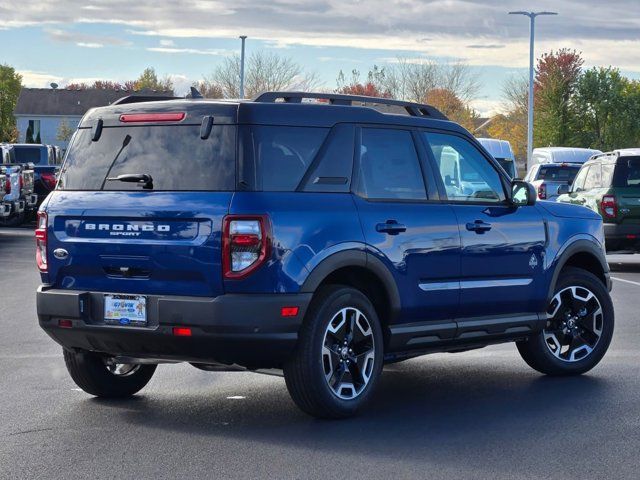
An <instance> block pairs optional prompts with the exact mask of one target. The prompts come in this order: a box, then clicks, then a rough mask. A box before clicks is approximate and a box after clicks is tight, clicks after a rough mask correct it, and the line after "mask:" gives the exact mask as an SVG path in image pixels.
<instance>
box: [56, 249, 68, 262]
mask: <svg viewBox="0 0 640 480" xmlns="http://www.w3.org/2000/svg"><path fill="white" fill-rule="evenodd" d="M53 256H54V257H56V258H57V259H58V260H64V259H65V258H67V257H68V256H69V252H67V251H66V250H65V249H64V248H56V249H55V250H54V251H53Z"/></svg>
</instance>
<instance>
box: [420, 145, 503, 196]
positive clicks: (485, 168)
mask: <svg viewBox="0 0 640 480" xmlns="http://www.w3.org/2000/svg"><path fill="white" fill-rule="evenodd" d="M423 135H424V136H425V138H426V140H427V143H428V145H429V147H430V149H431V152H433V156H434V158H435V161H436V165H437V167H438V172H439V173H440V177H441V178H442V182H443V183H444V187H445V191H446V193H447V198H448V199H449V200H451V201H455V202H483V203H484V202H491V203H497V202H503V201H505V199H506V196H505V193H504V188H503V186H502V180H501V178H500V174H499V173H498V171H497V170H496V169H495V168H493V165H491V163H490V162H489V160H487V159H486V158H485V157H484V156H483V155H482V153H480V151H479V150H478V149H477V148H476V147H474V146H473V145H472V144H471V142H469V141H467V140H465V139H464V138H461V137H458V136H456V135H448V134H442V133H423Z"/></svg>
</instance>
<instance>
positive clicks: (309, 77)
mask: <svg viewBox="0 0 640 480" xmlns="http://www.w3.org/2000/svg"><path fill="white" fill-rule="evenodd" d="M205 81H208V82H210V83H211V84H214V85H217V86H218V87H219V88H220V89H221V90H222V93H223V95H224V97H225V98H238V97H239V96H240V57H239V56H238V55H233V56H230V57H227V58H225V59H224V60H223V62H222V64H221V65H219V66H218V68H216V69H215V71H214V72H213V74H212V75H211V76H210V77H207V78H205ZM318 84H319V81H318V77H317V76H316V74H315V73H311V72H307V71H305V69H304V68H303V67H302V66H301V65H300V64H299V63H297V62H295V61H294V60H292V59H291V58H288V57H284V56H281V55H277V54H275V53H268V52H264V51H261V52H255V53H253V54H251V55H250V56H249V58H248V59H247V61H246V65H245V82H244V96H245V97H246V98H252V97H255V96H256V95H258V94H260V93H262V92H266V91H277V90H303V91H309V90H313V89H314V88H316V87H317V86H318Z"/></svg>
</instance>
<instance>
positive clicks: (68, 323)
mask: <svg viewBox="0 0 640 480" xmlns="http://www.w3.org/2000/svg"><path fill="white" fill-rule="evenodd" d="M58 326H59V327H60V328H71V327H73V322H72V321H71V320H58Z"/></svg>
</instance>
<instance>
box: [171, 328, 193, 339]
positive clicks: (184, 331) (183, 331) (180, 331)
mask: <svg viewBox="0 0 640 480" xmlns="http://www.w3.org/2000/svg"><path fill="white" fill-rule="evenodd" d="M173 334H174V335H175V336H176V337H190V336H191V329H190V328H187V327H173Z"/></svg>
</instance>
